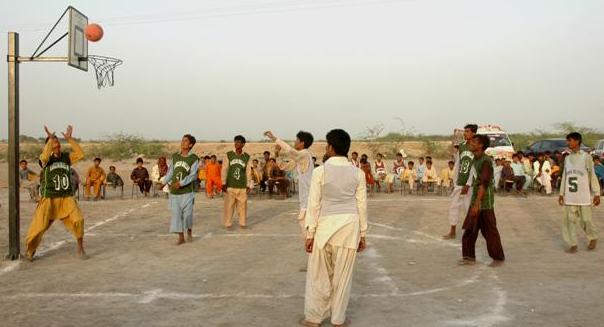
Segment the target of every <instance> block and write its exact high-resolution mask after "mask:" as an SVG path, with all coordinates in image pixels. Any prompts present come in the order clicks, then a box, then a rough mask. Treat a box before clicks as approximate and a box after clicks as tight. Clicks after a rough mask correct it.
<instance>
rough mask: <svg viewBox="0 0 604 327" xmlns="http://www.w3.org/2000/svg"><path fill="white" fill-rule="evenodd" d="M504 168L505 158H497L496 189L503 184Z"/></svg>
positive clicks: (494, 170) (494, 168)
mask: <svg viewBox="0 0 604 327" xmlns="http://www.w3.org/2000/svg"><path fill="white" fill-rule="evenodd" d="M502 170H503V159H501V158H496V159H495V167H493V180H494V183H495V190H498V189H499V187H500V186H501V172H502Z"/></svg>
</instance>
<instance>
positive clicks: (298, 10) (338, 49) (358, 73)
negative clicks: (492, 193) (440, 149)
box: [0, 0, 604, 140]
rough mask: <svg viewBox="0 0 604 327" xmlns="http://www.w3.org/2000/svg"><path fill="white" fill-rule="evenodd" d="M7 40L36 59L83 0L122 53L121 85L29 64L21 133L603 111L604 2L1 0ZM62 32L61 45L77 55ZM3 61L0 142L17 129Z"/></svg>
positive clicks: (171, 132) (218, 132)
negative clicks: (99, 84) (10, 36)
mask: <svg viewBox="0 0 604 327" xmlns="http://www.w3.org/2000/svg"><path fill="white" fill-rule="evenodd" d="M0 4H1V5H0V32H1V41H0V49H1V50H2V54H6V52H7V49H6V44H7V42H6V32H8V31H17V32H20V42H21V54H22V55H30V54H31V53H32V52H33V50H34V49H35V47H36V46H37V45H38V43H39V42H40V41H41V39H42V37H43V36H44V35H45V33H46V31H47V30H48V29H50V27H52V25H53V23H54V21H55V20H56V19H57V18H58V17H59V16H60V14H61V13H62V12H63V10H64V9H65V8H66V7H67V6H68V5H69V4H72V5H73V6H75V7H76V8H78V9H79V10H80V11H82V12H83V13H85V14H86V15H87V16H88V17H89V19H90V21H91V22H100V23H101V24H102V25H103V27H104V29H105V37H104V38H103V40H101V41H100V42H98V43H95V44H91V45H90V47H89V52H90V53H91V54H99V55H109V56H116V57H119V58H121V59H123V60H124V65H123V66H121V67H119V68H118V69H117V70H116V73H115V74H116V76H115V79H116V85H115V87H113V88H106V89H102V90H97V88H96V84H95V79H94V74H93V72H92V71H89V72H88V73H84V72H82V71H79V70H76V69H74V68H71V67H68V66H67V65H66V64H63V63H24V64H21V66H20V67H21V134H28V135H36V136H41V135H42V134H43V130H42V125H43V124H45V123H47V124H49V126H50V127H51V128H52V129H55V130H58V129H62V128H64V126H65V125H67V124H68V123H71V124H73V125H74V126H75V133H74V134H75V135H76V136H79V137H83V138H86V139H90V138H101V137H103V136H106V135H111V134H115V133H119V132H124V133H128V134H138V135H141V136H144V137H147V138H156V139H179V138H180V136H181V135H182V134H183V133H187V132H191V133H193V134H194V135H196V136H197V137H198V138H199V139H204V140H220V139H231V138H232V136H233V135H235V134H240V133H241V134H244V135H246V136H247V137H248V138H250V139H260V138H261V133H262V131H264V130H265V129H273V130H274V131H276V132H277V133H278V134H281V135H284V136H286V137H289V138H291V136H293V135H294V134H295V132H296V131H297V130H299V129H305V130H309V131H311V132H313V133H315V134H316V135H317V136H319V137H320V138H322V137H323V135H324V134H325V132H326V131H328V130H329V129H331V128H336V127H338V128H344V129H346V130H348V131H350V133H351V134H352V135H353V136H359V135H362V134H363V133H364V131H365V128H366V126H373V125H376V124H379V123H382V124H384V125H385V126H386V130H390V131H398V130H400V129H401V126H402V125H401V123H400V122H398V121H397V120H396V119H395V117H400V118H402V119H403V120H404V122H405V126H406V129H408V130H412V131H414V132H419V133H441V134H446V133H450V132H451V131H452V129H453V128H454V127H457V126H461V125H463V124H464V123H466V122H478V123H498V124H501V125H503V126H504V127H505V128H506V129H508V130H509V131H513V132H519V131H530V130H533V129H535V128H548V127H551V125H552V124H553V123H556V122H561V121H574V122H576V123H577V124H580V125H585V126H589V127H595V128H601V127H602V123H603V122H604V62H603V61H602V60H603V58H604V41H603V40H604V1H589V0H580V1H569V0H563V1H556V0H542V1H532V0H505V1H484V0H477V1H461V0H458V1H452V0H449V1H429V0H417V1H405V0H399V1H397V0H392V1H387V0H382V1H380V0H350V1H343V0H320V1H319V0H299V1H292V0H247V1H243V0H238V1H232V0H203V1H200V0H195V1H159V0H157V1H149V0H145V1H139V0H137V1H134V0H129V1H123V0H122V1H109V0H106V1H75V0H72V1H69V2H64V1H33V0H21V1H7V0H0ZM66 51H67V43H66V42H65V41H63V42H61V43H59V44H58V45H57V46H56V47H55V48H54V49H53V50H52V51H51V53H49V55H65V54H66ZM6 76H7V72H6V64H2V65H0V92H1V93H0V101H1V103H0V107H1V108H2V114H0V132H1V135H0V138H5V137H6V135H7V127H6V126H7V114H6V112H7V111H6V107H7V103H6V92H7V91H6V90H7V86H6V85H7V84H6V83H7V81H6Z"/></svg>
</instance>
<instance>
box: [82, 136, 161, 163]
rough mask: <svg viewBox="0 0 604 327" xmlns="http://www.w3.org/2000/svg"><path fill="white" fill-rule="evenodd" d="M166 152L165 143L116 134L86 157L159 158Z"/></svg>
mask: <svg viewBox="0 0 604 327" xmlns="http://www.w3.org/2000/svg"><path fill="white" fill-rule="evenodd" d="M165 152H166V147H165V144H164V143H159V142H156V141H152V142H150V141H147V140H145V139H144V138H142V137H140V136H136V135H128V134H116V135H113V136H111V137H109V140H108V141H106V142H104V143H101V144H99V145H94V146H92V147H91V149H90V150H88V153H87V154H86V156H87V157H88V158H92V157H101V158H105V159H114V160H124V159H131V158H134V157H138V156H144V157H159V156H160V155H162V154H165Z"/></svg>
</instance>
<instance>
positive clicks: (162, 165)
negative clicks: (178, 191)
mask: <svg viewBox="0 0 604 327" xmlns="http://www.w3.org/2000/svg"><path fill="white" fill-rule="evenodd" d="M167 174H168V160H167V159H166V157H164V156H161V157H159V158H158V159H157V163H156V164H155V165H154V166H153V168H152V169H151V181H152V182H153V184H154V185H155V186H160V185H163V184H162V183H161V178H162V177H164V176H166V175H167ZM158 191H160V192H164V193H166V194H168V193H169V192H170V187H169V186H168V185H164V188H163V189H161V190H158Z"/></svg>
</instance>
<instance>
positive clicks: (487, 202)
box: [472, 154, 495, 210]
mask: <svg viewBox="0 0 604 327" xmlns="http://www.w3.org/2000/svg"><path fill="white" fill-rule="evenodd" d="M485 162H486V164H487V165H489V169H490V170H491V181H490V182H489V186H488V187H487V189H486V191H485V193H484V197H483V198H482V202H481V204H480V210H485V209H493V208H494V205H495V182H494V178H493V177H494V176H493V173H494V171H493V160H492V159H491V157H489V156H487V155H486V154H483V156H482V157H480V158H474V161H473V162H472V165H473V166H474V170H476V178H475V179H474V182H473V183H472V190H473V193H472V205H474V202H475V201H476V198H477V197H478V189H479V188H480V184H481V181H480V173H481V172H482V165H483V164H484V163H485Z"/></svg>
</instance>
